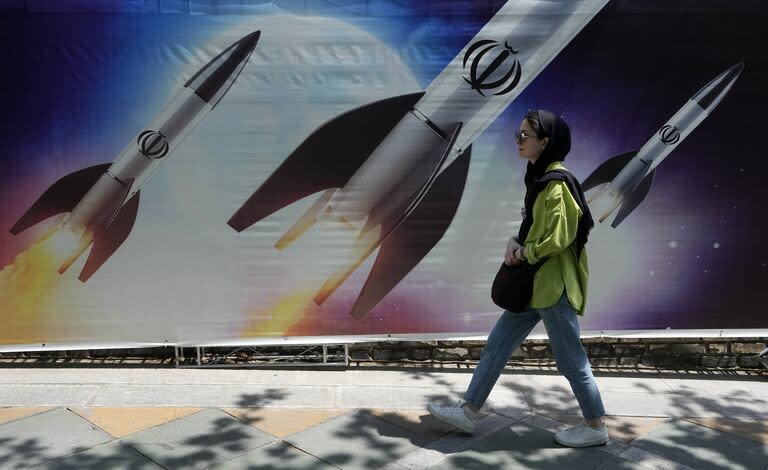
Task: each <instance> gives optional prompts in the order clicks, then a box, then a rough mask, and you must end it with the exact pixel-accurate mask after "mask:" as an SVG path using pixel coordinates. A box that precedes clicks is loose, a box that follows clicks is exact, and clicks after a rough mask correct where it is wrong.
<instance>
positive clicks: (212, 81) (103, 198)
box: [11, 31, 260, 282]
mask: <svg viewBox="0 0 768 470" xmlns="http://www.w3.org/2000/svg"><path fill="white" fill-rule="evenodd" d="M259 35H260V32H259V31H255V32H253V33H251V34H249V35H247V36H245V37H243V38H241V39H240V40H239V41H237V42H235V43H234V44H232V45H230V46H229V47H227V48H226V49H225V50H224V51H222V52H221V53H220V54H219V55H218V56H216V57H214V58H213V59H212V60H211V61H210V62H208V63H207V64H206V65H205V66H204V67H203V68H202V69H200V70H199V71H198V72H197V73H196V74H195V75H193V76H192V78H190V79H189V80H188V81H187V82H186V83H185V84H184V86H183V87H182V88H181V90H179V91H178V92H177V93H176V94H175V96H174V97H173V98H172V99H171V101H170V102H169V103H168V104H167V105H166V106H165V107H164V108H163V109H162V111H160V113H159V114H158V115H157V116H156V117H155V118H154V119H153V120H152V121H151V122H150V123H149V124H147V125H146V126H145V127H144V128H143V129H142V130H141V132H139V134H138V135H137V136H136V138H135V139H133V140H132V141H131V142H130V143H129V144H128V145H127V146H126V147H125V149H124V150H123V151H122V152H120V154H119V155H118V156H117V158H116V159H115V160H114V161H113V163H111V164H110V163H107V164H103V165H96V166H92V167H89V168H85V169H82V170H79V171H76V172H74V173H70V174H68V175H66V176H64V177H62V178H61V179H59V180H58V181H56V182H55V183H53V184H52V185H51V186H50V187H49V188H48V189H47V190H46V191H45V192H44V193H43V194H42V196H40V198H39V199H38V200H37V201H35V203H34V204H32V206H31V207H30V208H29V209H28V210H27V211H26V212H25V213H24V214H23V215H22V216H21V217H20V218H19V220H18V221H17V222H16V223H15V224H14V226H13V227H12V228H11V233H13V234H14V235H16V234H18V233H20V232H22V231H23V230H26V229H27V228H29V227H31V226H32V225H35V224H37V223H39V222H41V221H43V220H45V219H47V218H49V217H51V216H53V215H56V214H60V213H63V212H68V214H67V215H66V217H65V218H64V220H63V221H62V223H61V225H60V226H59V227H58V230H59V231H66V233H68V234H69V235H70V237H74V238H76V239H79V241H78V242H77V246H76V248H74V250H73V251H72V252H71V253H70V254H69V256H67V258H66V259H65V260H64V261H63V263H62V265H61V267H60V268H59V273H63V272H64V271H66V270H67V269H68V268H69V266H71V265H72V263H74V262H75V260H77V258H79V257H80V255H82V254H83V252H84V251H85V250H86V249H87V248H88V246H90V245H91V244H93V248H92V249H91V252H90V254H89V255H88V259H87V261H86V263H85V266H84V267H83V270H82V272H81V273H80V276H79V279H80V280H81V281H83V282H85V281H87V280H88V278H90V277H91V276H92V275H93V273H94V272H96V270H97V269H99V268H100V267H101V265H102V264H104V262H105V261H106V260H107V259H108V258H109V257H110V256H111V255H112V254H113V253H114V252H115V250H117V248H118V247H119V246H120V245H121V244H122V243H123V242H124V241H125V239H126V238H127V237H128V235H129V233H130V231H131V229H132V228H133V224H134V221H135V220H136V213H137V211H138V208H139V190H140V189H141V187H142V185H143V184H144V183H145V182H146V181H147V179H149V177H150V176H151V175H152V174H153V173H154V172H155V171H157V169H158V167H160V165H162V164H163V163H164V162H165V161H166V160H167V158H166V157H167V156H168V155H169V154H171V153H172V152H173V151H174V150H175V149H176V148H177V147H178V146H179V144H181V142H182V141H183V140H184V138H185V137H186V136H187V135H189V133H190V132H191V131H192V130H193V129H194V128H195V127H196V126H197V124H198V123H199V122H200V121H201V120H202V119H203V118H204V117H205V116H206V115H207V114H208V112H210V111H211V110H212V109H213V108H215V107H216V105H217V104H218V103H219V101H220V100H221V98H222V97H224V95H225V94H226V93H227V91H229V88H230V87H231V86H232V84H233V83H234V82H235V80H236V79H237V77H238V75H239V74H240V72H241V71H242V69H243V67H244V66H245V64H246V62H247V61H248V58H249V57H250V55H251V53H252V52H253V49H254V47H256V43H257V42H258V40H259Z"/></svg>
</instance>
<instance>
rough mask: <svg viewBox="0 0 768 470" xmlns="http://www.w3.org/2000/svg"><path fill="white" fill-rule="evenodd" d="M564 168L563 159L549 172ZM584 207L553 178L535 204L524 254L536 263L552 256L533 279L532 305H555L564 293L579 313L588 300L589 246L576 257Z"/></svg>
mask: <svg viewBox="0 0 768 470" xmlns="http://www.w3.org/2000/svg"><path fill="white" fill-rule="evenodd" d="M554 169H565V167H564V166H563V164H562V162H553V163H551V164H550V165H549V166H548V167H547V170H546V171H551V170H554ZM581 214H582V212H581V209H580V208H579V205H578V204H577V203H576V200H575V199H574V198H573V196H572V195H571V192H570V191H569V190H568V186H567V185H566V183H565V182H564V181H550V182H549V183H547V186H546V187H545V188H544V189H543V190H542V191H541V192H540V193H539V194H538V195H537V196H536V201H534V203H533V225H532V226H531V230H530V232H528V237H527V238H526V239H525V243H524V246H525V256H526V258H527V259H528V262H529V263H531V264H536V263H537V262H538V261H539V260H541V259H542V258H546V257H549V259H547V261H546V262H545V263H544V264H543V265H542V266H541V268H540V269H539V271H538V272H537V273H536V276H535V277H534V278H533V296H532V298H531V307H533V308H544V307H550V306H552V305H554V304H555V303H556V302H557V301H558V300H559V299H560V296H561V295H562V294H563V289H565V290H566V292H567V293H568V301H569V302H570V303H571V305H572V306H573V308H574V309H576V311H577V312H578V314H579V315H584V308H585V306H586V303H587V285H588V281H589V269H588V267H587V249H586V247H585V248H584V249H582V250H581V256H579V259H578V261H577V260H576V245H575V244H574V241H575V240H576V230H577V228H578V226H579V219H580V218H581Z"/></svg>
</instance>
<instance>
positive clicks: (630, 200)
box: [611, 170, 656, 228]
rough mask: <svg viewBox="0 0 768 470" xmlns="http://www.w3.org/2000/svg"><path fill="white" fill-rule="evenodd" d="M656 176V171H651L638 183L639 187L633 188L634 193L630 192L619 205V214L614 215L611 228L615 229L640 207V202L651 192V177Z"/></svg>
mask: <svg viewBox="0 0 768 470" xmlns="http://www.w3.org/2000/svg"><path fill="white" fill-rule="evenodd" d="M655 174H656V170H653V171H651V172H650V173H648V174H647V175H646V176H645V178H643V180H642V181H641V182H640V184H639V185H637V187H636V188H635V190H634V191H632V192H631V193H630V194H629V196H628V197H627V198H626V199H625V200H624V202H623V203H622V204H621V209H619V213H618V214H616V218H615V219H613V222H612V223H611V227H613V228H616V227H618V226H619V224H620V223H621V222H622V221H623V220H624V219H625V218H626V217H627V216H628V215H629V214H630V213H631V212H632V211H633V210H635V208H636V207H637V206H639V205H640V203H641V202H643V200H644V199H645V196H647V195H648V192H649V191H650V190H651V186H652V185H653V177H654V175H655Z"/></svg>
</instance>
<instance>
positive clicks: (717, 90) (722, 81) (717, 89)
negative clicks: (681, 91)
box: [691, 62, 744, 112]
mask: <svg viewBox="0 0 768 470" xmlns="http://www.w3.org/2000/svg"><path fill="white" fill-rule="evenodd" d="M743 69H744V62H739V63H738V64H736V65H734V66H732V67H731V68H729V69H728V70H726V71H724V72H722V73H721V74H720V75H718V76H717V77H715V78H714V79H713V80H712V81H711V82H709V83H707V85H706V86H705V87H704V88H702V89H701V90H699V91H698V93H696V94H695V95H693V98H691V99H692V100H694V101H696V102H697V103H699V106H701V107H702V108H704V109H705V110H706V111H707V112H710V111H712V110H713V109H714V108H715V106H717V105H718V104H719V103H720V100H722V99H723V97H724V96H725V94H726V93H728V92H729V91H730V90H731V87H732V86H733V84H734V83H735V82H736V79H737V78H739V75H740V74H741V71H742V70H743Z"/></svg>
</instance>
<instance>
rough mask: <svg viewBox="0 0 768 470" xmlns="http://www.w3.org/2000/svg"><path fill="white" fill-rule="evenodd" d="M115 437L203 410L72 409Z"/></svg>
mask: <svg viewBox="0 0 768 470" xmlns="http://www.w3.org/2000/svg"><path fill="white" fill-rule="evenodd" d="M70 410H72V411H74V412H75V413H77V414H79V415H80V416H82V417H83V418H85V419H87V420H88V421H90V422H92V423H93V424H95V425H96V426H98V427H99V428H101V429H103V430H104V431H105V432H107V433H109V434H110V435H112V436H113V437H116V438H121V437H125V436H128V435H130V434H133V433H137V432H139V431H143V430H145V429H149V428H152V427H155V426H159V425H161V424H165V423H167V422H169V421H173V420H175V419H178V418H181V417H183V416H187V415H190V414H192V413H196V412H198V411H200V410H202V408H182V407H170V406H169V407H161V406H156V407H119V408H110V407H94V408H74V407H73V408H70Z"/></svg>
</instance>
